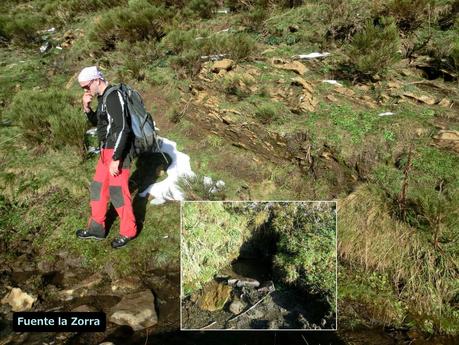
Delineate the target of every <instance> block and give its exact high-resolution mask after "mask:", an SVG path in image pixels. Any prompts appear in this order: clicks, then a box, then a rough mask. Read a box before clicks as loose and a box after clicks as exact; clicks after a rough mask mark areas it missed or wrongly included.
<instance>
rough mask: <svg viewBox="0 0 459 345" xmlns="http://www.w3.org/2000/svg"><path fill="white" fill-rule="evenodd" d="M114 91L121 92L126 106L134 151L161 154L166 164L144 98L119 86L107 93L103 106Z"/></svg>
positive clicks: (139, 153)
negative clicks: (132, 135)
mask: <svg viewBox="0 0 459 345" xmlns="http://www.w3.org/2000/svg"><path fill="white" fill-rule="evenodd" d="M113 91H119V92H120V93H121V95H122V97H123V100H124V104H125V108H124V110H125V112H126V114H127V116H128V117H129V119H130V126H131V130H132V133H133V134H134V151H135V154H136V155H137V156H138V155H141V154H142V153H152V152H158V151H159V152H161V154H162V155H163V157H164V159H165V160H166V162H168V160H167V159H166V157H165V156H164V154H163V153H162V151H161V147H160V144H159V143H158V135H157V134H156V127H155V121H153V118H152V117H151V114H150V113H149V112H147V110H146V109H145V105H144V103H143V100H142V96H140V94H139V93H138V92H137V91H136V90H134V89H133V88H131V87H130V86H129V85H126V84H119V85H115V86H112V87H110V89H108V91H107V92H106V93H105V95H104V98H103V104H104V106H105V104H106V102H107V97H108V95H109V94H110V93H112V92H113Z"/></svg>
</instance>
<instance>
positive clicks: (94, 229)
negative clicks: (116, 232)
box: [76, 220, 105, 240]
mask: <svg viewBox="0 0 459 345" xmlns="http://www.w3.org/2000/svg"><path fill="white" fill-rule="evenodd" d="M76 235H77V237H78V238H83V239H87V238H90V239H96V240H103V239H105V229H104V227H103V226H102V224H99V223H96V222H95V221H93V220H91V223H90V224H89V228H88V229H78V230H77V231H76Z"/></svg>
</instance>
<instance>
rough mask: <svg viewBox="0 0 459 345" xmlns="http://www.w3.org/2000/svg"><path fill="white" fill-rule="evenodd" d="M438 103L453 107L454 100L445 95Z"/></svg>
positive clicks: (442, 105)
mask: <svg viewBox="0 0 459 345" xmlns="http://www.w3.org/2000/svg"><path fill="white" fill-rule="evenodd" d="M438 105H439V106H440V107H445V108H451V107H452V105H453V102H452V101H451V100H449V99H448V98H446V97H445V98H443V99H442V100H441V101H440V102H439V103H438Z"/></svg>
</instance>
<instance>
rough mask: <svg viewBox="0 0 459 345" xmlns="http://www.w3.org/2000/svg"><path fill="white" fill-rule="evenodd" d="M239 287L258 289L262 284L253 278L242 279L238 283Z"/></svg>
mask: <svg viewBox="0 0 459 345" xmlns="http://www.w3.org/2000/svg"><path fill="white" fill-rule="evenodd" d="M236 286H237V287H253V288H257V287H259V286H260V282H259V281H258V280H256V279H252V278H241V279H239V280H238V281H237V283H236Z"/></svg>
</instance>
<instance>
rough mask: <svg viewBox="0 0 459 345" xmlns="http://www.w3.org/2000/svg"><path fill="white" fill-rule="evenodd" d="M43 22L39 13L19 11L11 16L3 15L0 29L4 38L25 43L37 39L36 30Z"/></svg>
mask: <svg viewBox="0 0 459 345" xmlns="http://www.w3.org/2000/svg"><path fill="white" fill-rule="evenodd" d="M44 23H45V21H44V19H43V18H42V17H41V16H40V15H39V14H36V13H29V12H20V13H17V14H15V15H11V16H3V18H2V20H1V21H0V25H1V26H0V30H1V31H2V32H3V33H2V36H4V37H5V38H7V39H9V40H13V41H17V42H18V43H22V44H27V43H32V42H34V41H35V40H36V39H37V37H38V33H37V31H38V30H40V29H41V28H42V26H43V25H44Z"/></svg>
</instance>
